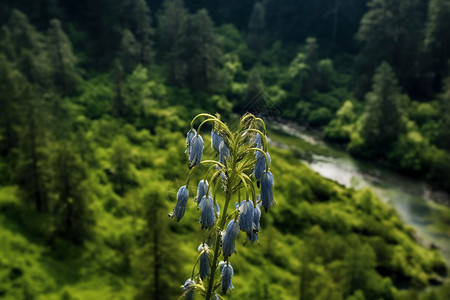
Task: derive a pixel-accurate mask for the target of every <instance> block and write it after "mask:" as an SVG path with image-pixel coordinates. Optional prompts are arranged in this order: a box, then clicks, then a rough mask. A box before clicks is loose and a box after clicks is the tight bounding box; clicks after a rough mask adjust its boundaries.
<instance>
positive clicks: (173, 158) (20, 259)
mask: <svg viewBox="0 0 450 300" xmlns="http://www.w3.org/2000/svg"><path fill="white" fill-rule="evenodd" d="M87 124H88V130H87V131H86V132H85V134H84V137H85V140H84V142H85V145H86V147H87V149H90V150H89V151H88V152H86V158H85V160H86V161H91V162H93V163H89V164H88V179H87V180H85V181H83V183H82V185H83V186H84V188H85V191H86V193H88V194H89V197H88V199H89V203H88V213H89V216H90V220H91V221H90V223H89V228H90V230H89V234H88V236H87V238H86V240H85V242H84V243H83V244H80V245H74V244H73V243H69V242H66V241H65V240H64V239H61V238H60V237H58V236H57V235H55V232H56V231H57V230H56V229H57V228H55V225H54V222H53V220H54V218H56V217H55V216H52V215H50V214H42V213H40V214H37V213H36V212H34V211H32V210H29V209H27V206H26V205H24V203H22V202H21V201H19V198H18V190H17V188H16V187H14V186H6V187H2V188H1V189H0V212H1V213H0V240H1V241H2V243H0V247H1V251H0V252H1V253H2V255H1V257H0V266H1V267H0V282H1V283H0V295H1V296H2V298H4V299H154V298H155V297H156V296H155V291H157V292H158V294H159V295H160V296H162V299H177V298H178V297H179V295H181V292H182V290H181V289H180V288H179V286H180V285H181V284H182V283H183V282H184V281H185V280H186V278H188V277H190V276H191V271H192V269H191V268H192V265H193V263H194V260H195V257H196V255H197V254H196V253H197V252H196V249H197V246H198V244H199V241H200V240H201V237H202V234H203V233H202V231H201V230H200V224H199V223H198V219H199V216H200V212H199V211H198V210H197V209H196V204H195V203H194V202H193V200H192V199H193V198H194V196H195V195H194V193H195V185H196V182H198V180H200V178H199V177H197V178H195V180H191V181H192V182H194V183H192V185H193V187H191V189H190V190H191V195H190V202H189V203H190V204H189V205H188V209H187V211H186V215H185V217H184V218H183V220H182V221H181V222H180V223H177V222H176V221H174V220H172V221H169V219H168V218H167V213H168V212H169V211H171V210H172V208H173V206H174V203H175V202H174V201H175V194H174V192H176V189H177V187H178V186H179V185H180V184H181V182H182V181H184V180H185V178H186V176H187V172H188V168H187V159H186V157H185V155H184V148H185V139H184V137H183V135H182V134H181V133H178V132H170V131H169V130H167V129H163V128H157V129H156V130H155V132H154V133H149V132H148V131H146V130H141V131H137V130H136V129H135V128H134V127H133V126H131V125H125V126H123V124H118V122H117V121H115V120H109V121H107V120H96V121H90V122H88V123H87ZM186 128H187V126H186ZM206 140H208V138H206ZM111 141H112V142H111ZM205 142H206V145H208V142H209V141H205ZM205 151H206V156H207V157H211V158H212V157H213V155H214V154H213V150H212V149H210V148H209V145H208V146H205ZM269 151H270V153H271V156H272V172H273V174H274V177H275V191H274V195H275V199H276V206H275V207H274V208H273V209H271V210H270V212H269V213H268V214H265V213H263V215H262V218H261V226H262V229H261V234H260V241H259V244H254V245H250V244H246V245H245V246H244V245H242V244H243V242H244V241H245V234H244V233H241V235H240V236H239V238H238V241H239V242H237V250H238V255H236V256H235V257H233V266H234V269H235V277H234V280H233V284H234V286H235V289H234V290H233V291H232V292H231V293H230V295H229V296H227V298H228V299H261V298H262V299H298V298H299V297H300V294H301V295H302V297H303V299H401V298H402V295H403V297H406V296H404V295H406V293H409V291H410V290H412V289H415V288H423V287H425V286H428V285H429V284H430V282H433V281H439V280H440V278H441V275H442V274H444V273H445V265H444V262H443V260H442V258H441V256H440V254H439V252H438V250H430V249H426V248H424V247H423V246H421V245H419V244H418V243H417V242H416V241H415V239H414V231H413V229H411V228H410V227H408V226H405V225H404V224H403V223H402V222H401V220H400V219H399V217H398V215H397V213H396V212H395V211H394V209H393V208H391V207H390V206H388V205H386V204H384V203H382V202H381V201H380V200H379V199H378V198H377V197H376V196H375V195H374V194H373V193H372V192H371V191H370V190H359V191H354V190H350V189H346V188H344V187H342V186H339V185H337V184H336V183H334V182H331V181H329V180H327V179H324V178H322V177H320V176H319V175H318V174H316V173H314V172H313V171H311V170H310V169H309V168H308V167H307V166H305V165H304V164H303V163H301V162H300V161H299V160H298V159H297V158H295V156H294V155H293V154H292V153H291V152H289V151H288V150H281V149H277V148H275V147H274V146H270V145H269ZM118 160H119V161H121V162H122V163H123V164H125V165H126V172H125V174H126V180H125V182H126V185H125V188H124V190H123V191H124V192H123V195H120V194H121V191H122V190H121V189H120V187H118V185H117V182H116V181H115V176H116V175H117V174H118V171H119V170H118V168H117V161H118ZM94 162H95V163H94ZM155 237H156V239H155ZM155 270H157V272H156V273H155ZM156 274H158V275H156ZM155 278H158V279H157V280H156V282H157V283H155ZM399 288H401V289H405V288H406V289H407V290H404V291H402V292H399ZM352 295H353V296H352ZM362 295H363V297H364V298H362ZM408 295H409V294H408ZM352 297H353V298H352ZM408 297H409V296H408ZM403 299H413V298H403ZM443 299H444V298H443Z"/></svg>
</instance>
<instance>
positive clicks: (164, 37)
mask: <svg viewBox="0 0 450 300" xmlns="http://www.w3.org/2000/svg"><path fill="white" fill-rule="evenodd" d="M187 16H188V12H187V10H186V8H185V7H184V1H183V0H164V2H163V4H162V10H161V11H160V12H159V14H158V28H157V36H158V44H159V48H158V49H159V52H158V53H160V55H161V57H163V58H164V59H168V58H169V56H168V54H169V53H170V52H171V50H172V49H173V46H174V45H175V42H176V41H177V37H178V35H179V33H180V30H181V25H182V24H183V22H184V20H185V19H186V17H187Z"/></svg>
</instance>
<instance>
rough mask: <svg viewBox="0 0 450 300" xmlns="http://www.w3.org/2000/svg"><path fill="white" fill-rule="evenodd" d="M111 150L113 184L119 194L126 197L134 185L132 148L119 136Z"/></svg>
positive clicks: (125, 139) (124, 138)
mask: <svg viewBox="0 0 450 300" xmlns="http://www.w3.org/2000/svg"><path fill="white" fill-rule="evenodd" d="M111 150H112V153H111V154H112V155H111V165H112V175H111V182H112V183H113V185H114V190H115V191H116V192H117V194H119V195H120V196H124V195H125V192H126V191H127V190H128V188H129V187H130V185H131V184H132V183H134V176H133V173H132V169H131V164H132V157H131V147H130V145H129V143H128V140H127V138H126V137H124V136H119V137H117V138H116V139H115V140H114V141H113V143H112V149H111Z"/></svg>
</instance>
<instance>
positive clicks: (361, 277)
mask: <svg viewBox="0 0 450 300" xmlns="http://www.w3.org/2000/svg"><path fill="white" fill-rule="evenodd" d="M375 259H376V256H375V253H374V252H373V250H372V248H371V247H370V246H369V245H367V244H366V245H358V246H357V247H351V248H349V249H348V251H347V253H346V254H345V257H344V260H343V262H342V269H341V272H342V274H341V275H342V278H343V281H342V284H343V288H344V292H345V294H346V295H347V296H348V295H351V294H353V292H355V291H356V290H366V289H367V287H368V286H367V284H368V282H369V278H370V274H369V272H373V269H374V268H375V265H376V264H375V262H376V261H375Z"/></svg>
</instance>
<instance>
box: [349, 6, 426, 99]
mask: <svg viewBox="0 0 450 300" xmlns="http://www.w3.org/2000/svg"><path fill="white" fill-rule="evenodd" d="M368 7H369V10H368V11H367V12H366V13H365V15H364V16H363V18H362V19H361V24H360V27H359V30H358V32H357V34H356V39H357V41H358V42H359V43H360V44H361V45H362V49H361V51H360V52H359V54H358V58H357V62H356V63H357V66H356V68H357V72H358V87H357V92H358V94H359V95H363V94H364V93H365V92H367V91H368V90H369V88H370V79H371V78H372V76H373V74H374V71H375V69H376V68H377V67H378V66H379V65H380V63H381V62H382V61H386V62H388V63H389V64H391V65H392V66H393V68H394V69H395V70H396V71H397V72H398V74H399V75H400V77H399V79H400V83H401V85H402V86H403V87H404V88H405V89H406V90H407V91H408V92H417V93H420V91H417V90H415V89H416V87H417V86H418V85H417V84H418V83H420V81H421V77H420V67H421V66H420V62H421V60H420V55H421V49H422V43H423V35H422V32H423V27H424V19H425V15H424V11H426V10H425V9H426V7H424V1H421V0H408V1H403V0H389V1H388V0H372V1H371V2H370V3H369V4H368ZM411 62H415V63H411Z"/></svg>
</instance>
